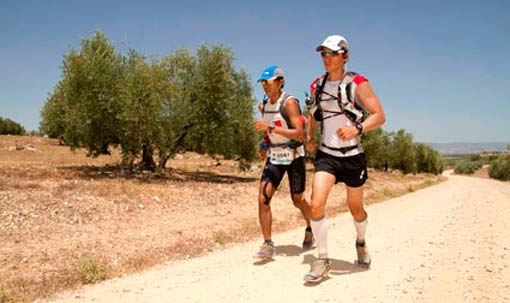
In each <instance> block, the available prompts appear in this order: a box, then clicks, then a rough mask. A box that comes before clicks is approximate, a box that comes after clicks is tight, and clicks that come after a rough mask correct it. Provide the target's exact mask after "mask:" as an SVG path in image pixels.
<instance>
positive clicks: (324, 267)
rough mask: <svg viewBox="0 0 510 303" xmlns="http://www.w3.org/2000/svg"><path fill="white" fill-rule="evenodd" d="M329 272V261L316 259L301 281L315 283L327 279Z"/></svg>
mask: <svg viewBox="0 0 510 303" xmlns="http://www.w3.org/2000/svg"><path fill="white" fill-rule="evenodd" d="M330 270H331V265H330V263H329V259H317V260H315V261H313V262H312V264H311V266H310V271H309V272H308V273H307V274H306V275H305V277H304V278H303V279H304V280H305V281H306V282H308V283H317V282H320V281H321V280H322V279H323V278H325V277H327V276H328V272H329V271H330Z"/></svg>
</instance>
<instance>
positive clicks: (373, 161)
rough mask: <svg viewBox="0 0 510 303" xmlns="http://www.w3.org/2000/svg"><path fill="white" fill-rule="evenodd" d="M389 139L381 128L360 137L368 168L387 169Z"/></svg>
mask: <svg viewBox="0 0 510 303" xmlns="http://www.w3.org/2000/svg"><path fill="white" fill-rule="evenodd" d="M389 141H390V138H389V136H388V134H387V133H385V132H384V131H383V130H382V129H381V128H378V129H376V130H373V131H370V132H368V133H367V134H365V135H364V136H363V137H362V143H363V149H364V150H365V154H366V157H367V164H368V166H369V167H373V168H376V169H384V170H387V169H388V165H389V163H388V160H389V159H388V153H389V149H388V147H389V146H388V144H389Z"/></svg>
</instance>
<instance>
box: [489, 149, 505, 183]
mask: <svg viewBox="0 0 510 303" xmlns="http://www.w3.org/2000/svg"><path fill="white" fill-rule="evenodd" d="M489 176H490V177H491V178H494V179H498V180H503V181H510V154H505V155H500V156H499V157H498V158H497V159H496V160H494V161H493V162H491V164H490V166H489Z"/></svg>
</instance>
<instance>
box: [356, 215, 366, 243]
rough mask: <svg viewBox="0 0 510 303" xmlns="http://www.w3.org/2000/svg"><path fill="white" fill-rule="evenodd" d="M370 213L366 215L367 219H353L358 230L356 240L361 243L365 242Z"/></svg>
mask: <svg viewBox="0 0 510 303" xmlns="http://www.w3.org/2000/svg"><path fill="white" fill-rule="evenodd" d="M367 218H368V215H367V216H365V219H363V221H361V222H358V221H356V219H353V221H354V227H355V228H356V232H357V234H358V235H357V236H356V241H358V242H359V243H362V242H365V232H366V230H367V223H368V220H367Z"/></svg>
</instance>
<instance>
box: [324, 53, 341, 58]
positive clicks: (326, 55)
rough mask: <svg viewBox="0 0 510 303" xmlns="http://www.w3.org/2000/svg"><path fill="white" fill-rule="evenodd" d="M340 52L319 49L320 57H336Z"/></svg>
mask: <svg viewBox="0 0 510 303" xmlns="http://www.w3.org/2000/svg"><path fill="white" fill-rule="evenodd" d="M339 54H340V53H339V52H338V51H321V57H323V58H324V57H336V56H338V55H339Z"/></svg>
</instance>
